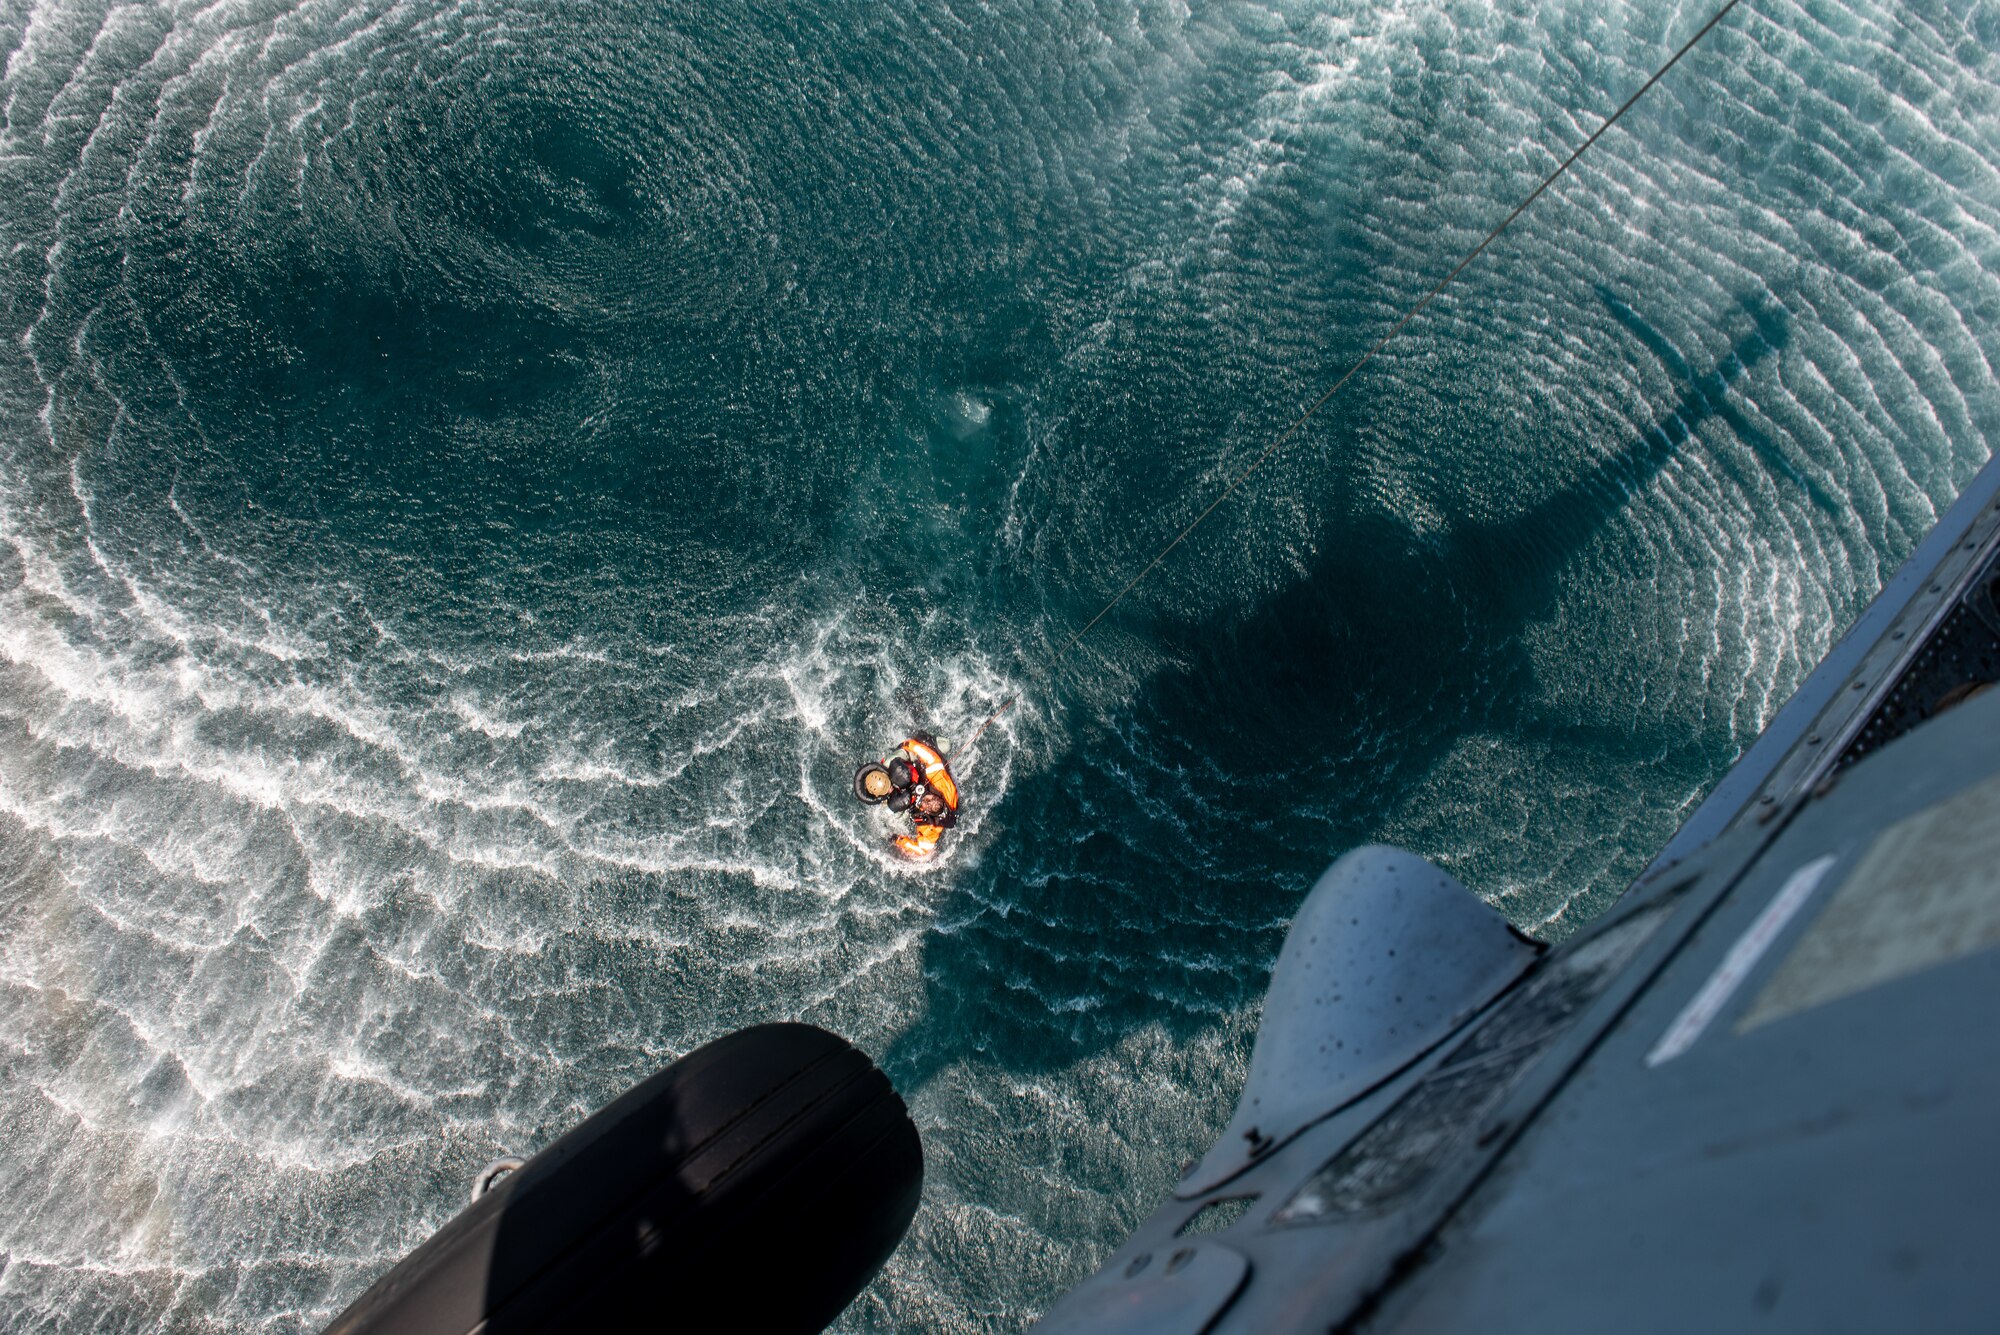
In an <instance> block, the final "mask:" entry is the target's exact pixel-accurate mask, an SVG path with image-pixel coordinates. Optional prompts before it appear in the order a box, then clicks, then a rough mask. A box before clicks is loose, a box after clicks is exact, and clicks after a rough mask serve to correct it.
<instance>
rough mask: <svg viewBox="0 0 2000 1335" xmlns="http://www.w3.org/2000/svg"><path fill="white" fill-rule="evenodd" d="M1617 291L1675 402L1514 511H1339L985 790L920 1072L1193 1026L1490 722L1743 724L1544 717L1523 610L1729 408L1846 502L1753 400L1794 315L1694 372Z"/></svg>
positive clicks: (1718, 745) (890, 1063) (1564, 735)
mask: <svg viewBox="0 0 2000 1335" xmlns="http://www.w3.org/2000/svg"><path fill="white" fill-rule="evenodd" d="M1600 297H1601V299H1602V300H1603V301H1604V303H1605V305H1606V306H1607V307H1608V308H1609V310H1610V312H1611V314H1612V316H1613V317H1614V318H1615V319H1616V320H1617V322H1618V323H1619V324H1620V325H1621V326H1622V327H1623V328H1624V329H1626V330H1627V331H1628V332H1629V333H1630V334H1631V336H1632V337H1633V338H1634V339H1635V340H1636V341H1637V342H1638V343H1639V344H1640V346H1641V347H1642V348H1644V349H1645V350H1646V351H1647V352H1649V353H1650V354H1652V355H1653V356H1654V357H1656V358H1658V359H1659V361H1660V362H1661V363H1662V364H1663V365H1664V366H1665V367H1666V369H1667V370H1668V371H1669V372H1670V373H1671V374H1672V375H1673V376H1674V377H1675V379H1676V380H1677V381H1678V382H1679V383H1680V386H1681V394H1680V397H1679V398H1678V400H1677V401H1676V402H1674V403H1673V404H1672V405H1671V406H1670V407H1669V408H1667V409H1666V410H1665V411H1664V412H1662V413H1660V414H1659V415H1658V416H1657V418H1656V420H1655V422H1654V423H1653V424H1652V425H1651V426H1649V427H1648V428H1646V429H1645V430H1644V431H1642V432H1641V433H1639V434H1638V435H1637V436H1636V437H1635V438H1633V439H1631V440H1630V441H1629V442H1628V443H1626V444H1625V445H1624V446H1623V447H1622V448H1621V449H1619V450H1618V451H1617V453H1616V454H1615V455H1613V456H1612V457H1610V458H1608V459H1606V460H1605V461H1604V462H1602V463H1601V464H1599V465H1598V466H1597V467H1596V468H1594V469H1593V470H1591V471H1590V472H1588V473H1587V474H1586V475H1584V476H1583V477H1582V478H1581V479H1580V480H1578V481H1576V482H1575V483H1573V484H1572V485H1570V486H1568V487H1566V488H1563V489H1561V490H1559V491H1557V492H1554V493H1552V494H1550V495H1547V496H1546V497H1544V498H1542V499H1539V500H1537V501H1536V502H1534V503H1533V504H1531V505H1529V506H1527V507H1526V508H1525V509H1521V510H1519V511H1517V512H1515V513H1513V514H1511V515H1509V516H1507V517H1505V518H1502V519H1498V520H1495V521H1490V522H1461V523H1459V524H1457V525H1455V526H1453V527H1451V528H1450V529H1449V530H1448V531H1447V532H1445V533H1444V534H1442V535H1436V536H1419V535H1418V534H1416V533H1415V532H1414V531H1413V530H1412V529H1411V527H1410V525H1409V524H1408V523H1407V522H1406V521H1404V520H1402V519H1400V518H1399V517H1398V516H1396V515H1394V514H1390V513H1387V512H1385V511H1381V510H1375V511H1365V512H1354V513H1348V514H1345V515H1339V516H1336V517H1334V518H1333V519H1330V520H1329V521H1328V523H1327V524H1326V525H1325V529H1326V536H1325V537H1324V538H1323V539H1322V540H1321V541H1320V543H1319V544H1318V549H1317V551H1316V553H1315V555H1314V557H1313V559H1312V561H1311V563H1310V565H1309V567H1308V569H1307V570H1306V571H1305V572H1304V573H1303V574H1302V575H1301V576H1300V577H1299V578H1298V579H1297V580H1295V581H1293V582H1292V583H1291V584H1290V585H1289V586H1288V587H1286V588H1284V589H1282V590H1281V591H1279V592H1278V593H1277V594H1276V595H1274V596H1272V597H1270V598H1268V599H1267V600H1266V601H1264V602H1263V603H1262V604H1261V605H1259V606H1258V607H1256V608H1255V609H1254V610H1253V611H1251V612H1250V613H1249V614H1248V615H1247V616H1246V615H1239V614H1230V615H1225V616H1218V617H1215V618H1211V619H1210V620H1208V621H1205V622H1203V623H1201V624H1198V625H1194V626H1192V627H1187V628H1182V629H1167V630H1164V631H1161V632H1159V633H1160V634H1161V635H1162V636H1163V638H1168V639H1170V640H1171V641H1172V643H1171V644H1170V645H1169V646H1168V647H1169V648H1170V649H1171V650H1172V656H1173V657H1174V658H1175V659H1176V660H1177V661H1178V662H1179V664H1180V666H1178V667H1175V668H1172V669H1169V670H1166V671H1163V672H1161V673H1159V674H1157V675H1155V676H1154V677H1153V678H1152V679H1151V680H1150V681H1149V682H1148V683H1147V684H1146V685H1145V686H1143V687H1142V688H1141V689H1140V691H1139V694H1138V697H1137V698H1136V700H1135V701H1134V702H1133V704H1132V705H1131V706H1130V709H1129V711H1128V712H1127V713H1126V714H1125V715H1123V716H1122V717H1120V718H1118V719H1112V720H1107V721H1100V722H1097V723H1093V724H1090V725H1087V730H1086V731H1083V732H1080V733H1078V734H1076V735H1073V736H1072V737H1071V738H1070V739H1069V740H1068V742H1067V743H1066V746H1065V748H1064V750H1063V751H1062V752H1060V753H1059V754H1057V755H1056V756H1054V757H1052V758H1051V759H1050V761H1049V763H1048V764H1047V765H1046V767H1045V768H1044V769H1043V770H1042V771H1041V773H1042V775H1043V777H1042V778H1040V779H1038V780H1036V781H1033V782H1030V783H1027V784H1023V785H1017V786H1016V787H1015V788H1014V789H1013V790H1012V791H1010V792H1009V793H1008V794H1007V796H1006V797H1005V798H1004V799H1003V800H1002V801H1001V802H1000V803H999V804H998V806H997V807H995V808H994V809H993V810H992V811H990V812H988V813H986V816H985V819H984V820H983V821H982V825H983V826H984V827H985V832H984V834H983V838H984V839H985V840H986V841H987V848H986V849H985V850H984V851H983V853H982V855H981V856H980V857H979V858H978V859H977V861H976V863H975V864H974V865H971V866H968V867H966V868H965V869H964V870H963V871H961V872H959V873H958V874H957V876H956V877H954V878H953V880H952V883H951V884H952V889H951V890H950V892H949V893H948V894H947V895H946V897H945V899H944V901H943V902H942V903H941V904H940V905H939V908H938V911H937V915H936V925H935V926H934V927H933V928H932V930H931V931H930V932H929V934H928V935H927V938H926V940H925V942H924V944H923V946H922V949H923V952H924V955H923V963H922V974H923V978H924V980H925V989H926V997H925V1004H924V1005H923V1006H922V1008H921V1010H920V1011H919V1012H918V1013H919V1014H920V1016H921V1017H922V1018H920V1019H918V1020H917V1021H915V1022H914V1023H913V1024H912V1025H911V1026H910V1027H909V1028H908V1029H906V1030H905V1031H904V1032H903V1033H901V1034H900V1035H899V1036H898V1037H897V1038H896V1039H895V1041H894V1042H893V1044H892V1045H891V1047H890V1049H889V1051H888V1052H887V1053H886V1054H885V1057H884V1062H883V1065H884V1069H885V1070H886V1071H887V1072H888V1074H889V1075H890V1077H891V1079H893V1080H894V1081H895V1082H896V1084H897V1085H898V1087H899V1088H901V1089H902V1090H904V1091H905V1093H906V1094H913V1093H914V1092H915V1091H917V1090H918V1089H920V1088H922V1087H923V1086H924V1085H925V1084H927V1083H928V1082H929V1081H930V1080H931V1079H932V1078H933V1077H934V1076H936V1075H937V1074H938V1073H939V1072H940V1071H941V1070H943V1069H945V1068H947V1067H949V1066H950V1065H952V1064H954V1063H956V1062H959V1061H962V1060H965V1059H967V1058H973V1057H977V1058H980V1059H982V1060H985V1061H989V1062H993V1063H997V1064H999V1065H1000V1066H1002V1067H1004V1068H1006V1069H1008V1070H1010V1071H1014V1072H1017V1073H1027V1072H1035V1071H1042V1070H1048V1069H1052V1068H1054V1067H1057V1066H1063V1065H1068V1064H1071V1063H1074V1062H1076V1061H1079V1060H1081V1059H1084V1058H1086V1057H1089V1056H1091V1055H1093V1054H1095V1053H1097V1052H1100V1051H1102V1050H1103V1049H1105V1048H1108V1047H1110V1046H1111V1045H1113V1044H1115V1043H1117V1042H1118V1041H1119V1040H1120V1039H1121V1038H1122V1037H1124V1036H1125V1035H1127V1034H1129V1033H1131V1032H1133V1031H1135V1030H1137V1029H1139V1028H1141V1027H1143V1026H1146V1025H1152V1024H1157V1025H1162V1026H1164V1027H1165V1028H1166V1029H1167V1031H1168V1032H1169V1033H1170V1034H1171V1035H1172V1036H1173V1037H1174V1038H1176V1039H1182V1038H1186V1037H1189V1036H1191V1035H1193V1034H1194V1033H1196V1032H1198V1031H1199V1030H1201V1029H1203V1028H1206V1027H1208V1026H1211V1025H1213V1024H1214V1023H1215V1022H1216V1021H1217V1020H1219V1019H1220V1018H1221V1017H1223V1016H1224V1015H1227V1014H1229V1013H1232V1012H1235V1011H1238V1010H1240V1009H1241V1008H1242V1007H1244V1006H1246V1005H1249V1004H1251V1003H1253V1002H1254V1001H1255V999H1256V997H1257V996H1259V995H1261V993H1262V990H1263V988H1264V985H1265V982H1266V978H1267V970H1268V967H1269V964H1270V962H1271V960H1272V959H1273V958H1275V955H1276V952H1277V949H1278V946H1279V945H1280V944H1281V942H1282V940H1283V935H1284V929H1285V927H1286V925H1287V924H1288V922H1289V920H1290V917H1291V914H1292V912H1293V911H1294V910H1295V909H1296V907H1297V904H1298V901H1299V898H1300V897H1301V895H1302V894H1303V893H1304V891H1305V889H1306V888H1307V887H1309V886H1310V884H1311V882H1312V880H1313V878H1314V877H1316V876H1317V874H1318V873H1319V872H1320V871H1321V870H1322V869H1323V868H1324V866H1325V865H1326V863H1327V862H1328V861H1329V860H1330V859H1331V858H1333V857H1334V856H1336V855H1338V854H1339V853H1340V852H1342V851H1344V850H1345V849H1347V848H1349V847H1353V846H1355V845H1357V844H1360V843H1365V842H1369V841H1370V840H1371V839H1372V838H1375V837H1379V836H1378V833H1377V832H1379V831H1380V830H1381V829H1382V827H1383V824H1384V822H1385V821H1386V820H1387V819H1388V818H1389V817H1390V816H1391V815H1392V814H1393V813H1394V812H1395V810H1396V809H1397V807H1398V805H1399V803H1400V801H1401V798H1402V796H1403V795H1404V794H1407V793H1408V792H1410V791H1413V790H1414V789H1416V788H1417V787H1418V786H1420V785H1421V784H1422V783H1423V781H1424V780H1425V778H1426V777H1427V776H1428V775H1429V774H1430V773H1431V772H1432V771H1433V770H1434V769H1436V768H1437V767H1438V766H1439V765H1440V764H1441V763H1443V762H1444V760H1445V759H1446V758H1447V756H1448V755H1449V754H1450V753H1451V752H1452V750H1453V749H1454V747H1456V746H1457V745H1458V744H1459V743H1460V742H1461V741H1462V740H1463V739H1465V738H1466V737H1467V736H1468V735H1471V734H1473V733H1476V732H1486V733H1501V734H1515V735H1518V734H1521V733H1523V732H1534V733H1538V734H1540V735H1543V736H1550V737H1554V738H1557V739H1558V740H1559V741H1560V742H1562V743H1563V744H1566V745H1570V746H1574V747H1578V748H1584V749H1600V750H1615V752H1616V753H1617V754H1619V755H1626V756H1629V755H1630V754H1632V753H1633V751H1634V749H1635V747H1637V748H1639V749H1643V750H1645V751H1646V752H1647V753H1648V754H1666V755H1669V756H1671V757H1673V758H1674V760H1675V761H1678V762H1679V763H1683V764H1685V765H1686V767H1687V768H1688V771H1689V776H1688V777H1689V780H1690V782H1693V783H1697V784H1698V783H1699V782H1701V780H1702V777H1703V775H1704V774H1705V773H1706V769H1705V767H1707V766H1711V765H1712V764H1713V763H1714V761H1715V759H1716V758H1717V757H1718V756H1720V755H1724V754H1726V750H1727V747H1728V745H1729V742H1730V739H1728V738H1726V737H1723V738H1717V737H1708V736H1705V735H1704V736H1700V737H1688V736H1676V737H1672V738H1668V737H1659V738H1654V737H1642V736H1638V735H1636V733H1635V732H1634V731H1619V730H1618V729H1616V728H1610V729H1606V728H1604V727H1602V726H1598V727H1592V726H1591V725H1583V724H1578V723H1576V722H1574V721H1565V720H1562V719H1556V718H1550V717H1547V715H1546V712H1545V711H1542V710H1539V709H1538V708H1537V706H1536V705H1535V704H1534V703H1533V702H1534V701H1535V700H1536V699H1537V698H1538V695H1539V692H1538V689H1537V682H1536V679H1535V668H1534V664H1533V661H1532V659H1531V657H1530V654H1529V651H1528V638H1527V635H1526V632H1527V631H1528V630H1529V629H1530V628H1531V627H1532V626H1533V625H1534V624H1535V623H1536V622H1539V621H1541V620H1544V619H1545V618H1547V617H1549V616H1550V615H1551V614H1553V613H1554V612H1555V610H1556V609H1557V606H1558V599H1559V595H1560V593H1561V591H1562V587H1563V577H1564V574H1565V571H1566V570H1567V569H1568V568H1569V566H1570V565H1571V563H1572V561H1573V560H1574V558H1576V557H1577V556H1578V554H1579V553H1580V552H1582V551H1583V550H1584V549H1585V548H1586V547H1587V546H1588V545H1589V544H1591V543H1592V542H1593V541H1594V540H1596V538H1597V537H1598V535H1599V534H1600V533H1601V532H1602V531H1603V530H1604V529H1605V528H1606V526H1607V525H1610V524H1612V523H1613V522H1614V521H1615V520H1617V518H1618V517H1619V516H1620V514H1621V513H1622V512H1623V511H1624V510H1625V509H1626V507H1627V506H1629V505H1631V504H1634V503H1643V497H1644V496H1645V494H1646V493H1647V490H1648V489H1649V487H1650V486H1651V485H1652V483H1653V482H1654V481H1655V479H1656V478H1657V477H1658V476H1659V475H1660V473H1661V472H1662V470H1664V469H1665V468H1666V467H1667V466H1668V465H1669V464H1670V463H1671V462H1672V461H1673V460H1674V459H1675V458H1676V457H1677V456H1678V455H1680V454H1681V453H1682V452H1683V451H1684V450H1688V449H1690V448H1691V442H1695V438H1696V432H1697V429H1698V428H1700V427H1702V426H1703V425H1704V424H1706V423H1708V422H1709V421H1711V420H1715V421H1719V422H1721V423H1722V424H1724V425H1725V426H1727V427H1728V428H1729V429H1731V430H1733V431H1734V432H1735V433H1736V434H1737V436H1738V437H1739V439H1741V440H1742V442H1743V443H1744V444H1745V445H1747V446H1748V447H1749V449H1750V450H1751V451H1753V452H1754V453H1755V454H1756V455H1757V456H1758V457H1759V458H1760V459H1762V460H1765V461H1767V462H1768V463H1769V465H1770V467H1771V469H1772V471H1773V472H1775V473H1778V474H1781V475H1783V476H1785V477H1788V478H1790V479H1791V480H1793V481H1795V482H1796V483H1797V484H1798V485H1799V486H1800V487H1802V488H1804V489H1805V490H1806V491H1807V492H1808V494H1809V495H1810V496H1811V499H1812V501H1813V503H1814V504H1816V505H1822V506H1824V505H1827V504H1829V503H1830V498H1827V497H1826V496H1825V495H1824V493H1822V492H1820V491H1819V489H1818V488H1817V486H1816V485H1815V484H1813V483H1811V482H1810V481H1809V480H1808V479H1807V478H1806V477H1805V476H1804V475H1803V474H1800V473H1799V472H1798V471H1797V470H1796V469H1795V468H1793V467H1792V465H1791V464H1790V463H1789V462H1787V461H1785V460H1784V458H1783V455H1782V453H1780V451H1779V447H1778V446H1777V445H1776V443H1775V442H1772V441H1770V440H1768V439H1766V438H1764V437H1763V436H1762V435H1761V434H1760V433H1758V432H1757V431H1756V430H1755V428H1754V427H1753V426H1752V425H1751V424H1750V423H1749V422H1747V421H1746V420H1745V419H1744V418H1743V416H1742V414H1741V413H1740V412H1739V411H1738V410H1737V409H1736V407H1735V406H1734V405H1733V404H1732V403H1731V402H1730V397H1731V395H1732V393H1733V390H1732V386H1733V385H1734V384H1735V383H1736V382H1737V381H1738V380H1740V379H1742V378H1743V377H1745V376H1747V375H1748V374H1749V373H1750V372H1751V371H1752V369H1753V368H1755V367H1756V366H1757V365H1758V364H1759V363H1760V362H1763V361H1765V360H1766V359H1768V358H1770V357H1772V356H1773V355H1775V354H1776V353H1778V352H1780V351H1781V350H1782V349H1783V348H1784V347H1785V346H1786V344H1787V342H1788V340H1789V317H1788V315H1787V313H1786V312H1785V310H1784V308H1783V307H1782V306H1778V305H1768V304H1764V303H1760V302H1746V303H1744V310H1745V313H1746V314H1747V315H1748V317H1749V321H1750V325H1751V328H1750V330H1749V331H1748V332H1747V333H1745V334H1743V335H1742V336H1741V337H1740V338H1739V339H1738V341H1737V342H1736V344H1735V346H1734V347H1733V349H1732V350H1731V351H1730V352H1729V353H1728V354H1726V355H1725V356H1724V357H1722V358H1721V359H1720V361H1719V362H1718V364H1717V365H1716V367H1715V368H1714V369H1713V370H1711V371H1709V372H1708V373H1706V374H1701V375H1697V374H1695V373H1694V372H1693V370H1692V368H1691V367H1690V366H1689V364H1688V363H1687V361H1686V359H1685V358H1684V357H1682V356H1681V354H1680V353H1679V352H1678V351H1676V350H1675V349H1674V348H1673V346H1672V345H1671V343H1670V342H1669V341H1668V340H1667V339H1665V338H1664V337H1663V336H1662V335H1660V334H1659V333H1658V332H1657V331H1656V330H1654V329H1653V328H1652V327H1651V326H1649V325H1647V324H1646V323H1645V322H1644V321H1643V320H1642V319H1641V318H1640V317H1639V315H1638V314H1637V312H1636V311H1634V310H1633V309H1632V307H1630V306H1629V305H1627V304H1626V303H1624V302H1623V301H1622V300H1620V299H1619V298H1618V297H1617V296H1616V295H1614V294H1613V293H1611V292H1610V291H1608V290H1600ZM1337 429H1338V428H1337V427H1336V430H1337ZM1725 467H1726V465H1725ZM1743 485H1748V484H1747V482H1745V483H1744V484H1743ZM1349 494H1354V492H1353V491H1352V490H1351V489H1350V492H1349ZM1639 726H1640V725H1638V724H1635V725H1634V729H1638V728H1639ZM1708 726H1710V727H1711V728H1713V727H1714V726H1716V725H1713V724H1711V725H1708ZM1600 733H1602V734H1604V735H1597V734H1600ZM1612 734H1615V735H1612ZM1670 763H1671V762H1670ZM971 791H972V793H973V794H974V796H975V800H976V793H977V787H976V778H975V779H974V780H973V781H972V784H971Z"/></svg>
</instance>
